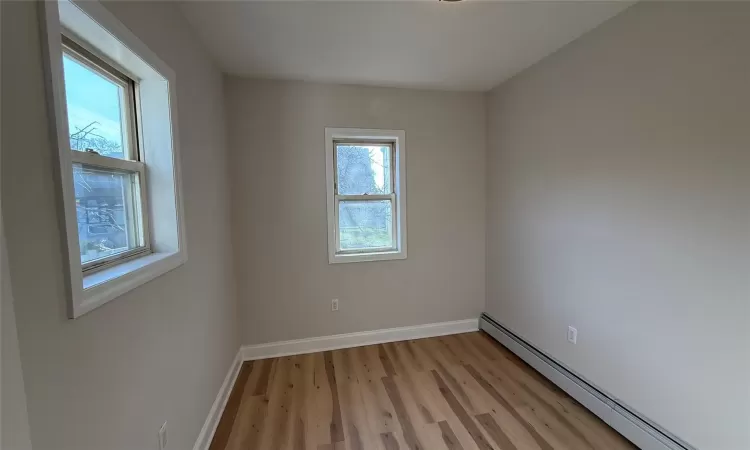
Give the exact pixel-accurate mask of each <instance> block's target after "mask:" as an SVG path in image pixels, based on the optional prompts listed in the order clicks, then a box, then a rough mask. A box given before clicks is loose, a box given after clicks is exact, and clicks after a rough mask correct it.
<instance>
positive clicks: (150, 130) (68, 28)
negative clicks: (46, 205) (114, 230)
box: [40, 0, 187, 318]
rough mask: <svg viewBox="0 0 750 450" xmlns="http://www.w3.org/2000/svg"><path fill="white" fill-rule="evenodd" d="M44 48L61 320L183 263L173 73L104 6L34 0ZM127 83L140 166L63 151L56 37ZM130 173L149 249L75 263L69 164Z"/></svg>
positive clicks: (64, 120) (87, 0) (65, 133)
mask: <svg viewBox="0 0 750 450" xmlns="http://www.w3.org/2000/svg"><path fill="white" fill-rule="evenodd" d="M40 5H41V14H42V21H41V22H42V25H43V26H42V31H43V44H44V45H43V50H44V53H45V55H44V56H45V57H44V62H45V68H46V80H45V81H46V85H47V91H48V95H47V98H48V104H49V111H50V114H49V116H50V128H51V130H52V133H51V134H52V137H53V143H52V144H53V146H54V147H56V148H57V149H58V156H59V158H58V159H59V164H57V165H56V168H57V171H56V172H57V178H58V182H59V186H60V188H59V190H58V192H59V201H58V205H59V207H60V214H59V216H60V221H61V224H62V226H61V229H62V233H63V236H62V237H63V243H64V245H63V247H64V248H63V250H64V252H65V255H66V263H67V264H66V266H67V267H66V270H67V272H68V275H69V278H68V281H69V286H68V288H69V298H68V316H69V317H70V318H77V317H80V316H81V315H83V314H86V313H88V312H90V311H92V310H93V309H95V308H97V307H99V306H102V305H104V304H106V303H107V302H109V301H111V300H114V299H115V298H117V297H119V296H121V295H122V294H124V293H126V292H128V291H130V290H132V289H135V288H136V287H138V286H140V285H142V284H144V283H146V282H148V281H150V280H153V279H154V278H156V277H158V276H160V275H162V274H164V273H166V272H168V271H170V270H173V269H175V268H177V267H179V266H180V265H182V264H184V263H185V261H186V260H187V248H186V236H185V225H184V223H185V221H184V217H183V207H182V196H181V192H182V187H181V174H180V172H181V171H180V158H179V142H178V136H179V133H178V127H177V108H176V87H175V73H174V71H173V70H172V69H171V68H170V67H169V66H167V65H166V64H165V63H164V62H163V61H162V60H161V59H160V58H159V57H157V56H156V54H154V53H153V52H152V51H151V50H150V49H149V48H148V47H146V45H145V44H144V43H143V42H141V41H140V39H138V38H137V37H136V36H135V35H134V34H133V33H132V32H131V31H130V30H129V29H128V28H127V27H125V25H123V24H122V23H121V22H120V21H119V20H118V19H117V18H116V17H115V16H114V15H112V13H110V12H109V11H108V10H107V9H106V8H105V7H104V6H103V5H101V4H100V3H99V2H97V1H92V0H82V1H79V0H59V1H55V2H51V1H50V2H41V3H40ZM63 34H64V35H66V36H67V37H69V38H71V39H73V40H74V42H75V43H76V44H78V45H80V46H81V47H83V48H84V49H85V50H87V51H89V52H90V53H92V54H94V55H96V56H97V57H99V58H101V59H102V60H103V61H104V62H105V63H107V64H109V65H110V66H113V67H115V68H118V69H122V72H123V74H124V75H125V76H127V77H128V78H130V79H132V80H134V83H135V85H136V88H135V91H136V93H137V95H136V96H135V97H136V100H135V101H136V105H135V108H137V111H138V113H139V117H138V119H139V122H138V124H137V126H138V128H137V130H138V133H137V139H138V144H139V147H138V152H139V158H138V159H139V161H128V160H117V161H112V160H113V158H108V157H105V156H102V155H95V154H87V153H85V152H78V151H73V150H71V148H70V140H69V130H68V117H67V106H66V101H65V86H64V78H63V77H64V75H63V66H62V54H63V43H62V35H63ZM79 153H80V154H79ZM76 161H78V162H84V163H86V164H87V165H94V166H96V165H100V166H105V167H110V166H111V165H120V166H122V167H120V168H121V169H122V170H124V171H131V172H132V171H137V172H138V173H139V176H142V177H144V178H143V183H142V185H143V186H148V187H149V189H148V190H146V189H145V188H144V189H142V190H141V195H142V206H143V208H144V209H147V210H146V211H144V214H143V215H144V217H146V218H147V219H146V220H144V221H143V222H144V223H143V227H144V228H145V229H144V230H143V231H144V233H143V234H144V239H147V241H146V246H147V247H148V251H144V252H142V253H139V254H130V255H128V257H127V258H123V259H118V260H114V261H111V263H108V264H106V265H104V266H102V267H97V268H96V270H84V266H83V265H82V264H81V256H80V248H79V239H78V224H77V218H76V209H75V191H74V185H73V164H74V162H76Z"/></svg>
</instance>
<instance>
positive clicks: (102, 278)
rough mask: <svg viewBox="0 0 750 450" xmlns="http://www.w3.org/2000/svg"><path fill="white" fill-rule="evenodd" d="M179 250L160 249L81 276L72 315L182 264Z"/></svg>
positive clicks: (79, 314) (78, 315)
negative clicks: (80, 283)
mask: <svg viewBox="0 0 750 450" xmlns="http://www.w3.org/2000/svg"><path fill="white" fill-rule="evenodd" d="M183 255H184V253H183V252H179V251H178V252H161V253H151V254H149V255H146V256H143V257H140V258H136V259H132V260H130V261H126V262H123V263H122V264H118V265H116V266H113V267H109V268H107V269H104V270H100V271H98V272H95V273H92V274H90V275H84V276H83V289H82V290H81V291H80V298H77V299H75V301H74V302H73V304H74V307H73V308H74V311H73V316H74V317H80V316H81V315H83V314H86V313H87V312H89V311H91V310H93V309H95V308H97V307H99V306H101V305H103V304H105V303H107V302H109V301H111V300H114V299H115V298H117V297H119V296H121V295H123V294H125V293H126V292H128V291H131V290H133V289H135V288H137V287H138V286H141V285H143V284H145V283H148V282H149V281H151V280H153V279H154V278H156V277H158V276H161V275H163V274H165V273H167V272H169V271H170V270H173V269H175V268H177V267H179V266H181V265H182V264H184V263H185V258H184V257H183Z"/></svg>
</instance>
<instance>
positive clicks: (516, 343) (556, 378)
mask: <svg viewBox="0 0 750 450" xmlns="http://www.w3.org/2000/svg"><path fill="white" fill-rule="evenodd" d="M479 329H480V330H483V331H485V332H486V333H487V334H489V335H490V336H492V337H493V338H494V339H495V340H496V341H498V342H499V343H500V344H502V345H503V346H504V347H506V348H508V349H509V350H510V351H512V352H513V353H515V354H516V355H517V356H518V357H520V358H521V359H523V360H524V361H526V363H527V364H529V365H530V366H531V367H533V368H534V369H536V370H537V371H538V372H539V373H541V374H542V375H544V377H545V378H547V379H549V380H550V381H551V382H553V383H554V384H556V385H557V386H558V387H560V388H561V389H562V390H564V391H565V392H567V393H568V395H570V396H571V397H573V398H574V399H576V400H577V401H578V402H579V403H581V404H582V405H583V406H584V407H586V408H587V409H588V410H589V411H591V412H592V413H594V414H596V415H597V416H599V418H600V419H602V420H603V421H604V422H605V423H606V424H607V425H609V426H611V427H612V428H614V429H615V430H617V431H618V432H619V433H620V434H621V435H623V436H624V437H625V438H626V439H628V440H629V441H630V442H632V443H634V444H635V445H637V446H638V447H639V448H640V449H641V450H697V449H696V448H695V447H692V446H690V445H688V444H687V443H685V442H683V441H682V440H680V439H679V438H678V437H676V436H674V435H672V434H671V433H669V432H668V431H666V430H664V429H663V428H661V427H659V426H658V425H656V424H655V423H653V422H651V421H650V420H648V419H646V418H644V417H642V416H640V415H639V414H638V413H636V412H635V411H634V410H633V409H632V408H630V407H628V406H627V405H625V404H623V403H622V402H620V401H619V400H617V399H615V398H614V397H612V396H610V395H608V394H607V393H606V392H604V391H603V390H602V389H600V388H598V387H596V386H595V385H594V384H592V383H591V382H589V381H587V380H586V379H584V378H583V377H581V376H580V375H577V374H576V373H575V372H573V371H572V370H570V369H568V368H567V367H565V366H564V365H563V364H561V363H560V362H558V361H556V360H555V359H553V358H551V357H550V356H548V355H547V354H545V353H543V352H542V351H540V350H539V349H537V348H536V347H534V346H533V345H531V344H530V343H528V342H527V341H525V340H524V339H523V338H521V337H519V336H518V335H516V334H515V333H513V332H512V331H510V330H509V329H508V328H506V327H504V326H503V325H502V324H500V323H499V322H498V321H496V320H495V319H493V318H492V317H490V316H489V315H487V314H486V313H484V314H482V315H481V316H480V318H479Z"/></svg>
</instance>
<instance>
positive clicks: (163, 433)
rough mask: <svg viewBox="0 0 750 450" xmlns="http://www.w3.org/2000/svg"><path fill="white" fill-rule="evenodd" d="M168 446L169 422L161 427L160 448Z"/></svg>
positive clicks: (162, 449) (160, 449) (161, 449)
mask: <svg viewBox="0 0 750 450" xmlns="http://www.w3.org/2000/svg"><path fill="white" fill-rule="evenodd" d="M166 448H167V422H164V425H162V426H161V428H159V450H164V449H166Z"/></svg>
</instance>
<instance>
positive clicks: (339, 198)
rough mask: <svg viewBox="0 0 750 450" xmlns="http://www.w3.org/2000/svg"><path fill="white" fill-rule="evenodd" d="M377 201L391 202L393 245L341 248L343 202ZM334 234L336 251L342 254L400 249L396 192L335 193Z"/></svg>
mask: <svg viewBox="0 0 750 450" xmlns="http://www.w3.org/2000/svg"><path fill="white" fill-rule="evenodd" d="M375 201H389V202H390V203H391V246H390V247H367V248H362V249H355V250H345V249H342V248H341V231H340V230H339V223H340V222H339V211H340V203H341V202H344V203H346V202H375ZM334 203H335V205H336V206H335V210H334V214H333V217H334V224H333V227H334V235H335V237H336V253H337V254H341V255H348V254H358V253H382V252H393V251H396V250H398V228H397V227H398V207H397V205H398V203H397V202H396V194H395V193H392V194H387V195H382V194H378V195H375V194H372V195H370V194H367V195H338V194H336V195H334Z"/></svg>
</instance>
